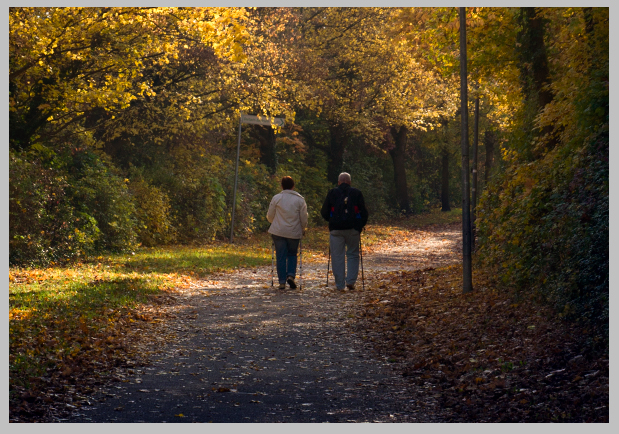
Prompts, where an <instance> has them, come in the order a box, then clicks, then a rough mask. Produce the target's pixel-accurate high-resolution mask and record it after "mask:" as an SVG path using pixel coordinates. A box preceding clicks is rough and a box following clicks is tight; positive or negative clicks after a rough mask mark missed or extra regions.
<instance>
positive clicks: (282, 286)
mask: <svg viewBox="0 0 619 434" xmlns="http://www.w3.org/2000/svg"><path fill="white" fill-rule="evenodd" d="M277 288H278V289H286V284H285V283H280V284H279V286H278V287H277Z"/></svg>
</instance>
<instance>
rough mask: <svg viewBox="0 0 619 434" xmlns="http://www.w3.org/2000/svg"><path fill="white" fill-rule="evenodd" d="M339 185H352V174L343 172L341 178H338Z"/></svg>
mask: <svg viewBox="0 0 619 434" xmlns="http://www.w3.org/2000/svg"><path fill="white" fill-rule="evenodd" d="M337 182H338V184H350V173H348V172H342V173H340V176H338V177H337Z"/></svg>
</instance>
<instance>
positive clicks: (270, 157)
mask: <svg viewBox="0 0 619 434" xmlns="http://www.w3.org/2000/svg"><path fill="white" fill-rule="evenodd" d="M251 131H252V135H253V136H254V137H255V138H256V139H257V140H258V148H259V150H260V162H261V163H262V164H264V165H265V166H266V167H268V169H269V172H270V173H271V175H274V174H275V171H276V170H277V154H276V152H275V131H274V130H273V128H271V127H270V126H263V125H253V128H252V130H251Z"/></svg>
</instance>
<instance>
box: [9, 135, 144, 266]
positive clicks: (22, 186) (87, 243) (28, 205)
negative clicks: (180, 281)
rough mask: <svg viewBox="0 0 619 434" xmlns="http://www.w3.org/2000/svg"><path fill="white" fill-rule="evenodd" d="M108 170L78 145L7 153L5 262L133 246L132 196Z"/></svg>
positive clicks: (63, 257) (52, 258)
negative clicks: (7, 217) (7, 226)
mask: <svg viewBox="0 0 619 434" xmlns="http://www.w3.org/2000/svg"><path fill="white" fill-rule="evenodd" d="M112 170H113V167H112V166H111V164H110V163H109V162H104V161H103V160H102V159H101V158H100V157H99V156H97V155H96V154H94V153H93V152H92V151H88V150H84V149H80V148H72V149H71V148H64V149H63V150H62V151H61V152H60V153H58V154H57V153H55V152H53V151H51V150H49V149H48V148H46V147H44V146H42V145H34V146H33V147H31V149H30V150H28V151H25V152H15V151H10V153H9V171H10V176H9V179H10V181H9V189H10V193H9V215H10V217H11V218H10V224H9V251H10V253H9V257H10V259H9V260H10V262H11V263H15V264H25V263H41V264H43V263H47V262H49V261H62V260H67V259H71V258H74V257H78V256H84V255H87V254H92V253H94V252H97V251H101V250H113V251H124V250H128V249H132V248H134V247H135V243H136V233H135V230H134V229H135V223H136V222H135V219H134V213H135V207H134V204H133V199H132V197H131V196H130V195H129V192H128V190H127V186H126V183H125V181H124V180H123V179H122V178H120V177H119V176H118V175H116V174H114V173H113V172H112Z"/></svg>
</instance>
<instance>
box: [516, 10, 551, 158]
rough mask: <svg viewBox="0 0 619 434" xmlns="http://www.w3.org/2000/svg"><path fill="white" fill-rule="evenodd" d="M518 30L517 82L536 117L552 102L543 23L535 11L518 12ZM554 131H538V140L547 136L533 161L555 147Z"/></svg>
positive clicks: (547, 127) (548, 127)
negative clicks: (518, 70) (533, 108)
mask: <svg viewBox="0 0 619 434" xmlns="http://www.w3.org/2000/svg"><path fill="white" fill-rule="evenodd" d="M520 24H521V30H520V32H519V33H518V43H519V45H518V48H517V50H518V55H519V69H520V78H521V81H522V85H523V89H524V94H525V98H526V99H527V100H528V101H530V102H532V103H533V104H534V105H535V109H536V112H537V113H539V111H540V110H542V109H543V108H544V107H545V106H546V105H547V104H549V103H550V102H551V101H552V99H553V94H552V91H551V90H550V88H549V84H550V81H551V80H550V69H549V68H548V54H547V52H546V43H545V41H544V36H545V33H546V28H545V26H546V23H545V20H544V19H542V18H541V17H540V16H539V15H538V14H537V11H536V8H534V7H522V8H520ZM552 133H553V127H552V126H546V127H544V129H543V130H542V131H540V137H543V136H547V138H546V142H545V146H544V147H543V149H541V150H542V151H543V152H542V154H541V155H540V153H539V152H537V153H535V152H534V155H535V157H536V158H540V157H541V156H543V153H545V152H547V151H549V150H551V149H552V148H554V147H555V146H556V144H557V138H556V137H555V136H554V135H553V134H552Z"/></svg>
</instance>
